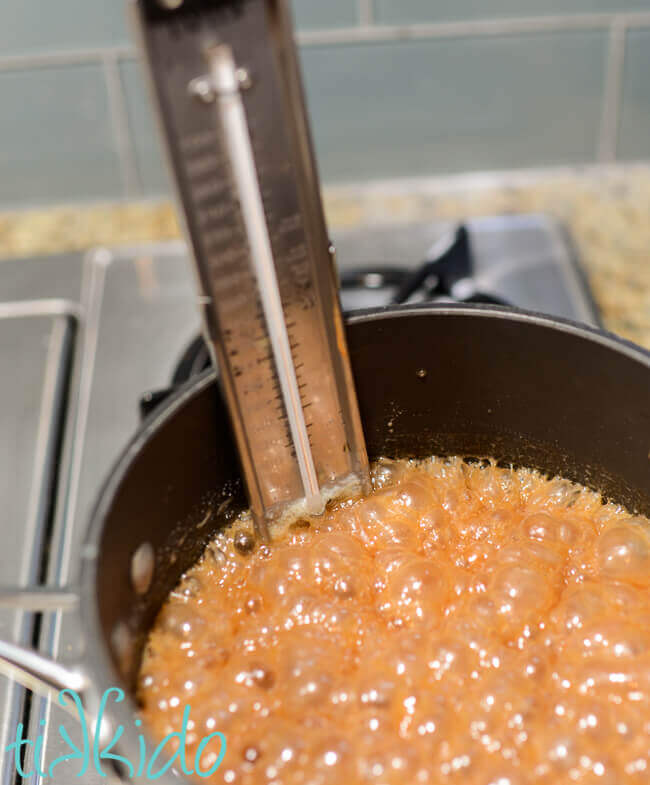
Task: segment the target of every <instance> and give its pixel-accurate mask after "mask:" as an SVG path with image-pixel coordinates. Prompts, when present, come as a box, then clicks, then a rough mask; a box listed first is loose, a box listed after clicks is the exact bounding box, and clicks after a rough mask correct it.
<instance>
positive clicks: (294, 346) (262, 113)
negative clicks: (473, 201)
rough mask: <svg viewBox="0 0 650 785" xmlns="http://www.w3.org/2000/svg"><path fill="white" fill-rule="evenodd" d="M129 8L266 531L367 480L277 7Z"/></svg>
mask: <svg viewBox="0 0 650 785" xmlns="http://www.w3.org/2000/svg"><path fill="white" fill-rule="evenodd" d="M131 2H132V3H133V5H134V8H136V9H137V12H138V13H137V21H138V23H139V25H140V32H141V36H142V38H141V41H142V44H143V48H144V52H145V54H146V60H147V64H148V66H149V70H150V75H151V77H152V79H151V82H152V85H153V87H154V88H155V90H154V96H155V97H156V101H157V108H158V110H159V115H160V119H161V121H162V127H163V131H164V134H163V139H164V141H165V144H166V147H167V151H168V153H169V157H170V162H171V164H172V169H173V174H174V181H175V184H176V187H177V189H178V196H179V197H180V204H181V207H182V214H183V216H184V218H185V230H186V234H187V237H188V240H189V242H190V244H191V247H192V250H193V256H194V261H195V263H196V270H197V273H198V278H199V282H200V290H201V295H202V297H201V298H200V303H201V305H202V308H203V317H204V325H205V332H206V337H207V338H208V343H209V345H210V347H211V350H212V352H213V354H214V355H215V357H216V359H217V361H218V364H219V368H220V374H219V375H220V379H221V383H222V388H223V391H224V393H225V397H226V400H227V402H228V404H229V407H230V412H231V417H232V422H233V427H234V431H235V438H236V441H237V444H238V447H239V452H240V456H241V462H242V468H243V470H244V479H245V481H246V485H247V490H248V493H249V499H250V502H251V508H252V511H253V514H254V518H255V522H256V525H257V526H258V528H259V530H260V532H261V533H262V535H266V534H267V528H266V527H267V522H268V521H269V520H271V519H273V518H275V517H277V516H279V515H282V514H283V512H284V511H285V510H286V509H287V507H288V505H292V504H293V503H294V502H297V501H301V500H303V501H304V500H305V499H306V500H307V501H308V502H309V503H311V509H312V510H314V511H315V510H317V509H319V508H321V507H322V504H323V497H325V498H330V497H331V496H332V495H333V494H336V493H337V492H340V490H338V491H337V489H341V490H342V489H343V488H344V487H348V486H347V483H348V482H350V480H355V481H356V483H357V487H361V488H366V487H367V482H368V466H367V456H366V454H365V445H364V441H363V433H362V431H361V426H360V419H359V416H358V408H357V404H356V398H355V395H354V389H353V387H352V382H351V372H350V369H349V363H348V358H347V354H346V351H345V344H344V340H343V331H342V320H341V315H340V310H339V306H338V299H337V294H336V289H335V284H334V276H333V275H332V259H331V258H330V254H329V250H328V249H329V240H328V237H327V231H326V227H325V223H324V219H323V213H322V206H321V204H320V199H319V195H318V178H317V173H316V170H315V167H314V162H313V155H312V152H311V149H310V141H309V133H308V127H307V123H306V115H305V110H304V105H303V102H302V95H301V89H300V78H299V73H298V69H297V59H296V54H295V47H294V44H293V40H292V36H291V30H290V25H289V19H288V13H287V4H286V2H285V0H246V2H244V3H241V2H236V1H235V0H191V2H189V0H185V2H183V0H179V2H178V4H176V5H175V7H174V8H173V9H171V10H169V9H168V7H167V5H166V3H165V0H131ZM163 6H164V8H163ZM350 445H351V446H350ZM321 491H322V492H321Z"/></svg>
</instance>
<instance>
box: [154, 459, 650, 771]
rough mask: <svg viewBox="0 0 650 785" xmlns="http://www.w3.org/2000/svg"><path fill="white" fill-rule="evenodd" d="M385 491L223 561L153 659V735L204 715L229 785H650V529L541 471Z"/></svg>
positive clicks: (217, 553) (444, 472) (183, 602)
mask: <svg viewBox="0 0 650 785" xmlns="http://www.w3.org/2000/svg"><path fill="white" fill-rule="evenodd" d="M373 473H374V480H375V491H374V492H373V493H372V495H371V496H369V497H367V498H363V499H352V500H348V501H346V502H343V503H340V504H339V505H337V506H336V507H333V508H332V509H330V510H328V511H327V512H326V514H325V515H324V516H323V517H321V518H318V519H313V520H311V521H310V522H302V523H299V524H297V525H293V526H292V527H289V528H288V529H287V530H286V532H284V533H283V534H282V535H280V536H278V537H276V539H275V541H274V543H273V545H272V546H263V545H258V546H257V547H255V548H254V549H253V550H252V551H250V552H248V553H242V552H241V551H242V550H243V549H241V548H240V550H237V549H236V548H235V547H234V540H233V537H234V535H235V533H236V532H235V531H233V530H231V531H230V532H227V533H225V534H223V535H220V536H219V537H218V538H217V540H216V541H215V542H214V543H212V544H211V545H210V546H209V548H208V549H207V551H206V553H205V555H204V556H203V558H202V559H201V561H200V562H199V563H198V564H197V565H196V566H195V567H194V568H193V569H192V570H190V571H189V572H188V573H187V575H185V576H184V578H183V580H182V582H181V583H180V585H179V586H178V588H177V589H176V590H175V591H174V592H173V593H172V595H171V596H170V598H169V600H168V601H167V603H166V604H165V606H164V607H163V609H162V611H161V613H160V616H159V618H158V620H157V622H156V625H155V627H154V629H153V631H152V633H151V636H150V640H149V643H148V646H147V648H146V652H145V656H144V659H143V663H142V669H141V676H140V683H139V697H140V700H141V702H142V716H143V718H144V720H145V722H146V724H147V725H148V726H149V728H150V730H151V731H152V733H153V735H154V736H155V737H159V738H163V737H164V736H166V735H167V734H169V733H170V732H173V731H177V730H179V728H180V726H181V722H182V715H183V710H184V707H185V706H186V705H189V706H191V714H190V720H189V724H188V732H187V757H188V760H192V761H193V760H194V755H195V752H196V748H197V745H198V743H199V742H200V740H201V739H202V738H203V737H205V736H206V735H208V734H209V733H211V732H213V731H216V730H219V731H221V732H223V733H224V734H225V737H226V739H227V752H226V755H225V759H224V760H223V762H222V764H221V765H220V766H219V768H218V770H217V771H216V773H215V774H214V776H213V777H212V778H211V780H210V781H211V782H225V783H247V784H248V785H259V784H261V783H274V784H275V785H298V784H300V785H307V783H309V785H327V784H328V783H336V784H337V785H356V783H374V784H375V785H378V784H379V783H386V784H388V783H400V784H402V783H403V784H404V785H411V784H412V783H413V784H414V785H417V784H418V783H422V784H423V785H426V784H427V783H430V784H431V785H438V783H439V784H440V785H446V783H462V785H521V784H522V783H534V784H535V785H542V784H544V785H546V784H548V785H562V784H563V783H567V785H569V784H571V783H579V784H580V785H585V784H586V783H589V784H590V785H591V784H592V783H593V784H594V785H596V784H598V785H628V784H629V785H632V783H634V784H635V785H641V784H642V783H643V785H647V784H648V783H650V521H648V520H647V519H646V518H643V517H638V516H637V517H632V516H631V515H629V514H628V513H627V512H626V511H625V510H623V509H622V508H620V507H616V506H614V505H611V504H610V505H605V504H603V503H602V500H601V499H600V497H599V496H598V495H597V494H595V493H593V492H591V491H588V490H586V489H584V488H581V487H579V486H576V485H573V484H571V483H568V482H567V481H565V480H558V479H552V480H549V479H547V478H545V477H542V476H541V475H539V474H536V473H534V472H532V471H524V470H520V471H512V470H507V469H500V468H496V467H495V466H493V465H479V464H467V463H464V462H463V461H461V460H459V459H446V460H443V459H435V458H434V459H431V460H428V461H422V462H418V463H415V462H397V463H393V462H387V461H383V462H380V463H378V464H377V465H376V466H375V467H374V469H373ZM171 749H172V748H170V751H171ZM218 752H219V742H217V741H216V740H215V744H214V745H213V746H212V747H211V746H210V745H208V746H207V747H206V748H205V751H204V753H203V758H202V760H201V763H202V768H203V770H207V769H209V768H210V766H211V765H212V763H214V761H215V760H216V757H217V754H218Z"/></svg>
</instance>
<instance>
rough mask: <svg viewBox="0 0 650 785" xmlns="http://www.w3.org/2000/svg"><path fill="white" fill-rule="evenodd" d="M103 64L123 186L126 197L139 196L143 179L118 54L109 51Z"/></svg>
mask: <svg viewBox="0 0 650 785" xmlns="http://www.w3.org/2000/svg"><path fill="white" fill-rule="evenodd" d="M102 67H103V71H104V80H105V82H106V90H107V92H108V108H109V112H110V117H111V125H112V128H113V138H114V140H115V144H116V147H117V153H118V157H119V161H120V174H121V177H122V188H123V190H124V195H125V197H127V198H133V197H138V196H141V195H142V182H141V179H140V172H139V171H138V166H137V163H136V158H135V148H134V145H133V137H132V134H131V127H130V123H129V114H128V110H127V107H126V97H125V95H124V85H123V84H122V77H121V74H120V69H119V59H118V57H117V56H116V55H115V54H113V53H111V54H106V53H105V54H104V56H103V58H102Z"/></svg>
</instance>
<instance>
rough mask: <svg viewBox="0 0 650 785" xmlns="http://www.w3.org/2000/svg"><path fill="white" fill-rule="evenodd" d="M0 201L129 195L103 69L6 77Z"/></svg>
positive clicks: (0, 84)
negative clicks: (122, 175)
mask: <svg viewBox="0 0 650 785" xmlns="http://www.w3.org/2000/svg"><path fill="white" fill-rule="evenodd" d="M0 106H1V107H2V113H1V114H0V140H2V144H1V145H0V172H1V173H2V176H1V177H0V202H2V203H4V204H5V205H20V204H43V203H48V202H55V201H62V202H73V201H78V200H83V199H100V198H115V197H119V196H121V195H122V183H121V180H120V170H119V162H118V157H117V153H116V149H115V144H114V141H113V134H112V130H111V123H110V118H109V112H108V100H107V93H106V87H105V83H104V79H103V74H102V69H101V68H100V67H99V66H95V65H83V66H70V67H57V68H41V69H34V70H30V71H7V72H4V73H0Z"/></svg>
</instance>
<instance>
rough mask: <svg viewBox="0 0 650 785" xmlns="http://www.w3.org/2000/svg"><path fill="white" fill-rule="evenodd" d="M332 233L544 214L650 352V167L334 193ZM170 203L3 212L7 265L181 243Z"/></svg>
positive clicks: (613, 324)
mask: <svg viewBox="0 0 650 785" xmlns="http://www.w3.org/2000/svg"><path fill="white" fill-rule="evenodd" d="M325 209H326V212H327V217H328V222H329V224H330V226H331V227H341V228H342V227H353V226H359V225H362V224H377V223H395V222H400V223H409V222H416V221H426V220H431V221H435V220H437V219H438V220H443V219H444V220H449V219H458V218H463V217H470V216H476V215H490V214H498V213H520V212H545V213H549V214H551V215H553V216H555V217H557V218H559V219H560V220H562V221H563V222H564V223H565V224H566V226H567V227H568V228H569V230H570V232H571V235H572V238H573V241H574V243H575V245H576V246H577V249H578V252H579V256H580V260H581V262H582V264H583V266H584V269H585V271H586V273H587V276H588V278H589V281H590V283H591V286H592V289H593V292H594V295H595V298H596V301H597V303H598V305H599V307H600V309H601V312H602V315H603V320H604V323H605V325H606V327H607V328H608V329H609V330H611V331H613V332H615V333H618V334H619V335H622V336H624V337H625V338H628V339H629V340H632V341H635V342H636V343H639V344H641V345H643V346H645V347H646V348H649V349H650V166H629V167H621V166H618V167H612V168H590V169H584V170H579V169H564V170H561V171H560V170H549V171H546V172H537V173H534V172H529V173H520V174H503V175H466V176H457V177H448V178H437V179H419V180H409V181H387V182H384V183H381V182H378V183H373V184H369V185H367V184H366V185H361V186H356V187H355V186H352V185H350V186H345V187H336V188H326V189H325ZM178 236H179V228H178V223H177V221H176V218H175V215H174V210H173V208H172V206H171V205H170V204H169V203H168V202H138V203H122V204H105V205H84V206H71V207H53V208H49V209H42V210H25V211H16V212H5V213H0V259H7V258H16V257H23V256H31V255H43V254H55V253H60V252H64V251H73V250H74V251H78V250H83V249H86V248H89V247H92V246H95V245H124V244H134V243H140V242H149V241H160V240H169V239H173V238H177V237H178Z"/></svg>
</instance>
